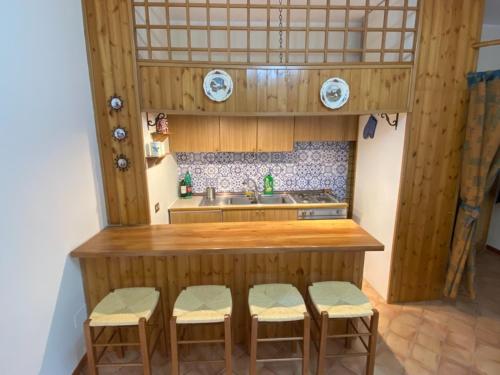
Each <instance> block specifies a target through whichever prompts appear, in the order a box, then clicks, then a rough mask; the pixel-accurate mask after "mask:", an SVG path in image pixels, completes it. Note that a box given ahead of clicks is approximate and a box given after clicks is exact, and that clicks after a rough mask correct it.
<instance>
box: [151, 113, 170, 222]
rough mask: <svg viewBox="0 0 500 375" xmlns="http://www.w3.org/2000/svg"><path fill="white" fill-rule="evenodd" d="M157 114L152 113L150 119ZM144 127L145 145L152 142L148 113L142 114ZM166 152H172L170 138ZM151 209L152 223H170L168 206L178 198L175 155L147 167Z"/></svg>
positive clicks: (166, 144) (166, 141)
mask: <svg viewBox="0 0 500 375" xmlns="http://www.w3.org/2000/svg"><path fill="white" fill-rule="evenodd" d="M155 115H156V114H150V115H149V116H150V120H151V119H153V118H154V117H155ZM142 129H143V135H144V146H146V144H147V143H149V142H152V141H153V139H152V137H151V134H150V132H153V129H152V128H151V130H149V129H148V126H147V121H146V114H145V113H143V114H142ZM165 148H166V152H170V147H169V140H168V139H167V140H165ZM147 179H148V193H149V209H150V215H151V224H168V223H169V218H168V207H170V205H171V204H172V203H174V201H176V200H177V198H178V195H177V162H176V161H175V158H174V156H173V155H167V156H166V157H165V158H164V159H163V160H162V161H161V163H159V164H157V165H153V166H151V167H149V168H148V169H147ZM156 203H159V204H160V211H158V212H155V205H156Z"/></svg>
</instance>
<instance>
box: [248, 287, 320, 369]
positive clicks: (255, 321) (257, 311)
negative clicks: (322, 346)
mask: <svg viewBox="0 0 500 375" xmlns="http://www.w3.org/2000/svg"><path fill="white" fill-rule="evenodd" d="M248 304H249V307H250V315H251V317H252V329H251V330H252V333H251V339H250V375H255V374H256V373H257V362H273V361H280V362H282V361H297V360H298V361H302V374H308V373H309V346H310V317H309V314H308V313H307V309H306V306H305V303H304V300H303V299H302V296H301V295H300V293H299V291H298V290H297V288H295V287H294V286H293V285H290V284H262V285H255V286H254V287H252V288H250V292H249V295H248ZM300 320H304V333H303V336H301V337H277V338H262V339H259V338H258V328H259V322H265V323H281V322H293V321H300ZM279 341H290V342H293V341H296V342H297V341H302V342H303V349H302V357H289V358H266V359H257V343H259V342H279Z"/></svg>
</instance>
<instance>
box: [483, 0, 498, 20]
mask: <svg viewBox="0 0 500 375" xmlns="http://www.w3.org/2000/svg"><path fill="white" fill-rule="evenodd" d="M483 23H484V24H488V25H500V0H486V4H485V8H484V20H483Z"/></svg>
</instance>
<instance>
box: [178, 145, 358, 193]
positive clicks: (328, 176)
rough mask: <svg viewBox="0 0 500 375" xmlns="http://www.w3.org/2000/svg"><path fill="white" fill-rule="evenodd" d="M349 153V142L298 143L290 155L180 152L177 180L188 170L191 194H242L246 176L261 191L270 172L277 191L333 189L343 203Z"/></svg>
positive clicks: (276, 153) (282, 153) (288, 153)
mask: <svg viewBox="0 0 500 375" xmlns="http://www.w3.org/2000/svg"><path fill="white" fill-rule="evenodd" d="M351 152H352V147H351V144H350V142H298V143H295V147H294V150H293V152H264V153H253V152H248V153H232V152H219V153H213V152H208V153H185V152H179V153H177V155H176V157H177V165H178V171H177V173H178V177H179V180H180V179H182V178H183V176H184V174H185V173H186V171H187V170H189V172H190V174H191V176H192V179H193V191H194V192H195V193H203V192H205V189H206V187H208V186H214V187H215V188H216V190H217V191H218V192H239V191H243V181H244V180H245V179H246V178H247V177H250V178H252V179H254V180H255V182H257V184H258V187H259V189H260V190H262V189H263V185H264V176H265V175H266V174H267V173H268V172H269V171H270V172H271V175H272V176H273V178H274V190H276V191H279V190H314V189H332V191H333V192H334V194H335V195H336V197H337V198H338V199H339V200H340V201H344V200H346V199H347V193H348V192H347V189H348V186H347V180H348V166H349V156H350V153H351Z"/></svg>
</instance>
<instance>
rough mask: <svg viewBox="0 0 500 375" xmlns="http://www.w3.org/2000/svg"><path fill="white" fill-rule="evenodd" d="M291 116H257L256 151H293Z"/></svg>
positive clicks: (292, 123) (292, 121)
mask: <svg viewBox="0 0 500 375" xmlns="http://www.w3.org/2000/svg"><path fill="white" fill-rule="evenodd" d="M293 128H294V120H293V117H259V118H258V119H257V151H259V152H265V151H293Z"/></svg>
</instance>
